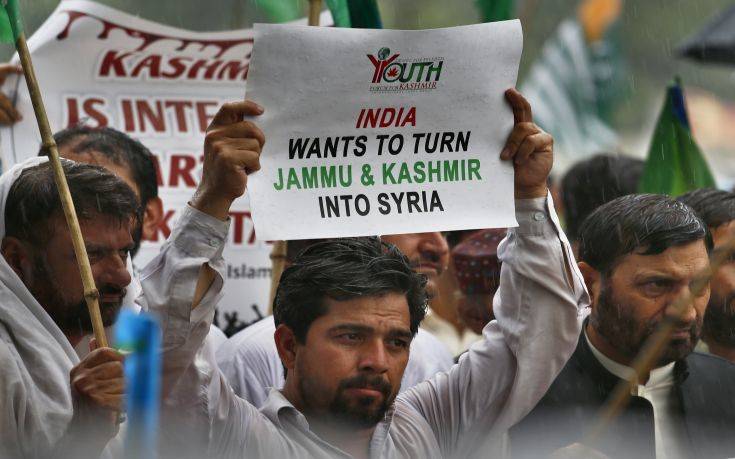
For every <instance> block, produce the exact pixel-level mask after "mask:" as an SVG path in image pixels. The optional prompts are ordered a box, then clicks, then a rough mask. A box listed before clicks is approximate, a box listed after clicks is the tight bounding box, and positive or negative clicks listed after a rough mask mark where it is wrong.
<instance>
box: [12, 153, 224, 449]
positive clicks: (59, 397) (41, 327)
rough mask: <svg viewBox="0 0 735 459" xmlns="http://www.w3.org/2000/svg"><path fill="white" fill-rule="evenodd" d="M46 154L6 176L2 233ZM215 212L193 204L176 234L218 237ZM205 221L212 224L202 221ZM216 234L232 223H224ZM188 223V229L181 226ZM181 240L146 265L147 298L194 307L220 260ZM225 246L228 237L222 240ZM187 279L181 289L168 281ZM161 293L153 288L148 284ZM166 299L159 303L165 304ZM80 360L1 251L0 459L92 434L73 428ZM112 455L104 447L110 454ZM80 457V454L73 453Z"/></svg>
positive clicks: (216, 287) (216, 289) (216, 290)
mask: <svg viewBox="0 0 735 459" xmlns="http://www.w3.org/2000/svg"><path fill="white" fill-rule="evenodd" d="M45 160H46V158H32V159H30V160H28V161H26V162H24V163H22V164H19V165H16V166H14V167H13V168H11V169H10V170H9V171H8V172H6V173H5V174H3V175H2V177H0V206H1V210H2V214H1V215H2V216H3V218H0V222H2V224H1V225H0V238H1V237H2V236H4V235H5V219H4V215H5V202H6V198H7V193H8V191H9V189H10V185H11V184H12V182H13V181H14V180H15V179H16V178H17V177H18V175H19V174H20V172H21V170H22V169H23V168H25V167H30V166H32V165H36V164H39V163H40V162H43V161H45ZM211 220H214V219H211V217H209V216H207V215H204V214H202V213H201V212H198V211H196V210H194V209H191V208H188V209H187V210H185V211H184V212H183V213H182V216H181V217H180V218H179V221H178V224H177V228H178V229H179V230H178V231H176V230H175V231H174V233H172V234H173V236H172V238H174V239H178V240H185V241H197V240H199V241H207V243H209V242H210V241H213V240H214V239H213V237H212V231H207V228H208V226H207V225H211ZM202 222H205V223H206V224H202ZM219 224H220V225H221V226H220V227H218V230H217V232H216V233H217V235H218V236H219V234H220V233H221V228H224V231H225V234H226V228H227V224H226V223H224V222H219ZM182 227H183V228H185V229H186V230H185V231H182V230H181V228H182ZM180 245H182V244H180V243H179V244H177V243H176V242H174V243H170V244H168V245H167V246H166V248H164V249H163V251H162V253H161V254H160V255H159V256H158V257H157V258H156V259H155V260H154V261H156V260H157V265H156V266H155V267H153V268H150V269H148V277H147V283H146V284H145V285H144V286H143V292H144V296H142V297H140V298H141V299H143V300H147V301H143V303H147V304H148V305H151V304H155V302H157V301H162V302H164V303H166V304H167V305H171V306H173V305H178V307H179V308H181V307H184V306H182V305H181V304H179V303H187V305H185V306H186V307H190V305H191V301H192V298H193V291H194V286H195V285H196V281H197V279H198V276H199V269H200V267H201V265H202V263H206V262H212V263H214V262H215V260H216V258H217V257H220V259H221V248H220V250H219V251H217V250H216V248H212V247H210V246H209V245H208V246H207V247H209V249H206V250H199V249H200V248H201V247H202V245H201V244H187V245H189V247H190V249H189V250H182V249H178V248H177V247H179V246H180ZM223 245H224V237H222V238H221V240H220V246H223ZM171 282H175V283H176V285H178V286H181V289H177V290H176V291H175V292H174V291H172V290H171V289H169V288H167V287H168V283H171ZM221 287H222V279H221V278H219V279H217V280H216V281H215V283H214V284H213V285H212V287H211V288H210V290H209V292H208V293H207V295H206V296H205V298H204V303H205V304H206V302H207V301H209V302H211V303H212V304H208V305H207V307H209V308H213V307H214V303H215V302H216V300H217V299H218V298H219V294H220V290H221ZM151 290H153V291H155V292H156V295H148V292H149V291H151ZM159 306H160V304H159ZM78 362H79V358H78V357H77V354H76V353H75V352H74V349H73V348H72V346H71V344H70V343H69V341H68V340H67V339H66V337H65V336H64V334H63V333H62V332H61V330H60V329H59V328H58V327H57V326H56V324H55V323H54V322H53V320H52V319H51V317H50V316H49V315H48V314H47V313H46V311H44V309H43V308H42V307H41V305H40V304H38V302H37V301H36V300H35V299H34V298H33V296H32V295H31V294H30V292H29V291H28V290H27V289H26V288H25V286H24V285H23V283H22V282H21V280H20V279H19V278H18V276H17V275H16V274H15V272H14V271H13V270H12V269H11V268H10V266H9V265H8V264H7V262H6V261H5V259H4V258H2V257H0V458H16V457H24V458H47V457H61V458H64V457H67V456H68V455H69V454H74V453H70V448H69V449H65V448H66V447H71V446H74V445H78V444H81V443H82V442H83V441H86V439H87V438H88V432H76V431H75V432H72V431H71V429H69V424H70V421H71V419H72V415H73V412H74V409H75V407H76V409H80V408H79V406H77V405H76V403H75V402H76V400H75V399H76V397H75V395H74V394H72V391H71V387H70V384H69V372H70V370H71V369H72V367H73V366H74V365H76V364H77V363H78ZM105 455H106V454H105ZM75 459H76V458H75Z"/></svg>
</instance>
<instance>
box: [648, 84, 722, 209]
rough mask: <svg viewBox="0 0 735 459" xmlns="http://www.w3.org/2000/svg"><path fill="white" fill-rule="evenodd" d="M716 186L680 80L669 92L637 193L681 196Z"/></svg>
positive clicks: (670, 87) (670, 86)
mask: <svg viewBox="0 0 735 459" xmlns="http://www.w3.org/2000/svg"><path fill="white" fill-rule="evenodd" d="M714 186H715V179H714V178H713V177H712V173H711V172H710V170H709V166H707V161H706V160H705V159H704V156H702V152H701V151H700V150H699V147H698V146H697V144H696V142H695V141H694V138H693V137H692V132H691V128H690V127H689V118H688V116H687V112H686V106H685V105H684V93H683V91H682V88H681V83H680V81H679V80H678V78H677V79H676V81H675V82H674V83H673V84H671V85H669V87H668V88H667V89H666V100H665V101H664V106H663V109H662V110H661V114H660V115H659V117H658V123H657V124H656V129H655V130H654V132H653V138H652V139H651V146H650V148H649V150H648V159H647V160H646V165H645V168H644V169H643V176H642V177H641V182H640V183H639V185H638V191H640V192H641V193H659V194H668V195H671V196H678V195H680V194H683V193H686V192H687V191H690V190H694V189H697V188H705V187H714Z"/></svg>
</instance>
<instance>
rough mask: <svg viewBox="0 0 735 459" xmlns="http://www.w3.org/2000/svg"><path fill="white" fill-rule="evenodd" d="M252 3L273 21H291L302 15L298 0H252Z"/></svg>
mask: <svg viewBox="0 0 735 459" xmlns="http://www.w3.org/2000/svg"><path fill="white" fill-rule="evenodd" d="M254 3H255V7H256V8H259V9H261V10H263V11H264V12H265V14H266V15H267V16H268V18H269V19H270V20H271V21H273V22H288V21H293V20H295V19H298V18H300V17H301V16H303V15H304V12H303V10H302V8H301V5H300V4H299V2H298V0H254Z"/></svg>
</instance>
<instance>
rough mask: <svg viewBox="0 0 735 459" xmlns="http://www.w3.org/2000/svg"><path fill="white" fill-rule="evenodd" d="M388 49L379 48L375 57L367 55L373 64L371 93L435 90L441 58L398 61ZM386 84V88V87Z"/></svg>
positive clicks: (396, 56)
mask: <svg viewBox="0 0 735 459" xmlns="http://www.w3.org/2000/svg"><path fill="white" fill-rule="evenodd" d="M398 56H400V53H395V54H393V55H391V51H390V49H389V48H385V47H383V48H380V50H378V53H377V55H373V54H368V55H367V57H368V59H370V62H371V63H372V64H373V68H374V71H373V79H372V82H371V83H372V84H373V85H380V86H371V88H370V90H371V91H378V92H385V91H405V90H408V91H420V90H428V89H435V88H436V82H437V81H439V78H440V77H441V73H442V68H443V66H444V59H443V58H440V57H439V58H436V57H435V58H430V59H427V58H419V59H405V58H404V59H398ZM386 84H387V86H386Z"/></svg>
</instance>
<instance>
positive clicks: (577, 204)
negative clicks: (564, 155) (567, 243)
mask: <svg viewBox="0 0 735 459" xmlns="http://www.w3.org/2000/svg"><path fill="white" fill-rule="evenodd" d="M643 164H644V163H643V161H641V160H640V159H635V158H630V157H627V156H615V155H610V154H599V155H595V156H593V157H591V158H589V159H586V160H584V161H580V162H578V163H576V164H575V165H574V166H572V168H571V169H569V170H568V171H567V173H566V174H564V178H563V179H562V181H561V195H562V201H563V203H564V221H565V224H566V227H565V233H566V234H567V236H568V237H569V239H570V240H571V241H576V240H577V239H578V238H579V228H580V226H581V225H582V222H583V221H584V219H585V218H586V217H587V216H588V215H589V214H591V213H592V211H594V210H595V209H597V208H598V207H600V206H601V205H603V204H605V203H606V202H610V201H612V200H613V199H615V198H619V197H621V196H625V195H628V194H632V193H635V192H636V190H637V189H638V180H639V179H640V177H641V174H642V173H643Z"/></svg>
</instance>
